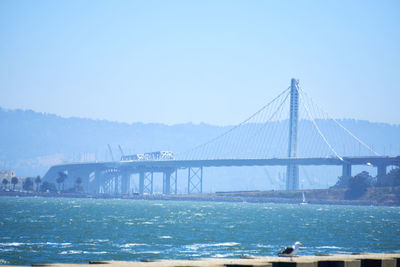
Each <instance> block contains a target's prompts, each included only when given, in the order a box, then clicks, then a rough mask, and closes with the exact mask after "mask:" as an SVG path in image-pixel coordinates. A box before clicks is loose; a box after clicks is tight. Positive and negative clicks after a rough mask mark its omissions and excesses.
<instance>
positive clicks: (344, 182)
mask: <svg viewBox="0 0 400 267" xmlns="http://www.w3.org/2000/svg"><path fill="white" fill-rule="evenodd" d="M350 179H351V176H340V177H339V178H338V181H337V182H336V184H335V185H334V186H331V188H347V187H348V186H349V180H350Z"/></svg>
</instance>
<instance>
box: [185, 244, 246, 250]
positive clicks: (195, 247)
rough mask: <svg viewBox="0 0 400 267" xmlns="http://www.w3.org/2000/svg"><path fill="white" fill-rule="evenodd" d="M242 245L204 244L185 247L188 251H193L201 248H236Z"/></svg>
mask: <svg viewBox="0 0 400 267" xmlns="http://www.w3.org/2000/svg"><path fill="white" fill-rule="evenodd" d="M238 245H240V243H236V242H224V243H203V244H193V245H187V246H185V248H186V249H191V250H198V249H200V248H207V247H234V246H238Z"/></svg>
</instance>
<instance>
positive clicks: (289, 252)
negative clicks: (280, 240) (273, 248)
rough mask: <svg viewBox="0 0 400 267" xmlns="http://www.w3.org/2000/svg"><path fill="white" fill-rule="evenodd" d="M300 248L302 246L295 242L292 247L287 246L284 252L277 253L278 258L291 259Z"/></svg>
mask: <svg viewBox="0 0 400 267" xmlns="http://www.w3.org/2000/svg"><path fill="white" fill-rule="evenodd" d="M300 246H303V244H302V243H300V242H296V243H294V245H293V246H288V247H286V248H285V249H284V250H282V251H281V252H279V253H278V256H279V257H292V256H293V255H294V254H296V253H297V251H299V248H300Z"/></svg>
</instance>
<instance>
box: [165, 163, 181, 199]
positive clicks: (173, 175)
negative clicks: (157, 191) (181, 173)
mask: <svg viewBox="0 0 400 267" xmlns="http://www.w3.org/2000/svg"><path fill="white" fill-rule="evenodd" d="M177 181H178V170H177V169H174V170H167V171H165V172H164V173H163V194H166V195H169V194H171V193H174V194H177V193H178V183H177Z"/></svg>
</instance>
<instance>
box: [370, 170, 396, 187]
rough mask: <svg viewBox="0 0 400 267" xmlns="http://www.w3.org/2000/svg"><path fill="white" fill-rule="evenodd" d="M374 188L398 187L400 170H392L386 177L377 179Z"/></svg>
mask: <svg viewBox="0 0 400 267" xmlns="http://www.w3.org/2000/svg"><path fill="white" fill-rule="evenodd" d="M376 186H400V168H396V169H392V170H391V171H390V172H389V173H387V174H386V175H384V176H382V177H379V178H378V182H377V183H376Z"/></svg>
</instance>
